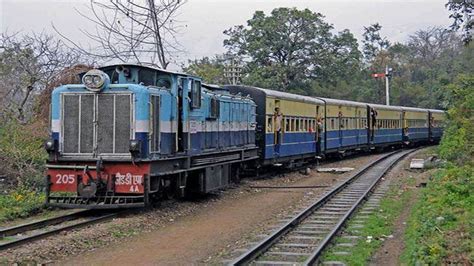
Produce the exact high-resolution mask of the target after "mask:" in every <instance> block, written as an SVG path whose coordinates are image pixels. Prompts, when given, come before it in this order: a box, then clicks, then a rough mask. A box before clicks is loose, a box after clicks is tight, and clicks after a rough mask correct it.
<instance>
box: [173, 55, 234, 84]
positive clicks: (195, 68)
mask: <svg viewBox="0 0 474 266" xmlns="http://www.w3.org/2000/svg"><path fill="white" fill-rule="evenodd" d="M182 68H183V71H184V72H185V73H189V74H192V75H196V76H198V77H200V78H202V79H203V80H204V82H206V83H209V84H226V83H228V81H227V80H226V79H225V75H224V69H225V66H224V58H223V57H222V56H216V57H215V58H209V57H204V58H202V59H196V60H189V61H188V64H187V65H186V66H183V67H182Z"/></svg>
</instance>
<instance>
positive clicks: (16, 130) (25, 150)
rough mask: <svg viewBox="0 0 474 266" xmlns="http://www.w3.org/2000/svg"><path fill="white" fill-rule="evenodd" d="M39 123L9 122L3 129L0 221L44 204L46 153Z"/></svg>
mask: <svg viewBox="0 0 474 266" xmlns="http://www.w3.org/2000/svg"><path fill="white" fill-rule="evenodd" d="M36 126H37V123H31V124H30V123H26V124H22V123H19V122H18V121H17V120H14V119H12V120H10V121H8V122H6V123H5V124H4V125H2V126H1V127H0V162H1V165H2V169H1V173H3V174H4V175H5V177H4V178H3V181H2V184H1V186H2V187H1V190H2V191H1V193H0V222H4V221H6V220H10V219H14V218H18V217H25V216H28V215H29V214H31V213H32V212H36V211H39V210H40V209H41V208H42V206H43V203H44V200H45V197H44V193H43V191H42V188H43V180H44V178H43V170H44V162H45V160H46V154H45V152H44V151H43V148H42V147H43V145H42V144H43V140H44V138H45V137H44V135H43V133H42V132H41V131H40V130H38V129H35V128H36Z"/></svg>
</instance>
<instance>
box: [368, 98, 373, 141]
mask: <svg viewBox="0 0 474 266" xmlns="http://www.w3.org/2000/svg"><path fill="white" fill-rule="evenodd" d="M371 114H372V108H371V107H370V106H369V105H367V144H370V143H371V142H373V140H374V130H373V121H372V115H371Z"/></svg>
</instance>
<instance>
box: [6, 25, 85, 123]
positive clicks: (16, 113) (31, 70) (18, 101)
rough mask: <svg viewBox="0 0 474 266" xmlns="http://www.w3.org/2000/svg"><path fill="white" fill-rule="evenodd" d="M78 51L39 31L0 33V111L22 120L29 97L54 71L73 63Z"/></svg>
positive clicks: (29, 107) (53, 76)
mask: <svg viewBox="0 0 474 266" xmlns="http://www.w3.org/2000/svg"><path fill="white" fill-rule="evenodd" d="M80 60H82V57H81V55H80V54H79V53H76V52H75V51H72V50H69V49H67V48H65V47H64V44H63V42H62V41H60V40H56V39H55V38H54V37H53V36H51V35H48V34H45V33H40V34H25V35H20V34H7V33H2V34H1V35H0V111H1V112H0V113H1V114H2V117H0V119H1V118H3V119H5V118H6V117H9V118H16V119H18V120H19V121H21V122H23V121H25V120H26V119H27V118H28V117H29V116H30V115H31V110H32V108H33V100H34V98H35V96H37V95H38V94H39V93H40V92H41V91H42V90H44V89H45V88H47V87H48V86H50V85H51V84H52V83H53V82H54V81H55V80H56V78H57V76H58V74H59V73H60V72H61V71H62V70H63V69H64V68H67V67H70V66H72V65H74V64H77V63H78V62H79V61H80Z"/></svg>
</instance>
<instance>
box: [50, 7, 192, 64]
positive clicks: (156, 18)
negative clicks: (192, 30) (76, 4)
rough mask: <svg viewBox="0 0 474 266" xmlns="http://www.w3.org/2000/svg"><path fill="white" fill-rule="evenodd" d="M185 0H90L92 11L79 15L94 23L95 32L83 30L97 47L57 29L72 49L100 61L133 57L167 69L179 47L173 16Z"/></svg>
mask: <svg viewBox="0 0 474 266" xmlns="http://www.w3.org/2000/svg"><path fill="white" fill-rule="evenodd" d="M184 3H185V1H184V0H143V1H139V0H108V1H106V2H102V1H97V0H91V1H90V12H91V14H83V13H81V12H79V11H78V12H79V14H80V15H82V16H83V17H85V18H86V19H88V20H90V21H92V22H93V23H94V24H95V25H96V32H89V31H86V30H82V32H83V33H84V34H85V35H86V36H87V37H88V38H89V39H90V40H91V41H93V42H94V43H96V44H97V47H95V48H93V49H92V50H88V49H85V48H83V47H81V46H80V45H79V44H76V43H75V42H73V41H72V40H70V39H69V38H68V37H66V36H64V35H63V34H61V33H60V32H59V31H58V30H56V32H58V33H59V34H60V35H61V36H62V37H63V38H65V39H66V40H68V41H69V44H70V45H71V46H72V47H74V48H75V49H77V50H79V51H81V52H82V53H85V54H87V55H89V56H93V57H96V58H98V59H99V60H102V61H112V60H119V61H121V62H124V63H125V62H130V61H132V60H133V61H136V62H137V63H139V64H150V65H155V66H158V67H161V68H163V69H166V68H167V67H168V64H169V63H170V58H171V56H172V54H173V53H175V52H177V51H179V50H180V48H179V44H178V42H177V40H176V38H175V35H176V33H177V31H178V30H179V28H180V27H179V25H178V23H177V21H176V20H175V16H176V13H177V11H178V10H179V8H180V7H181V6H182V5H183V4H184Z"/></svg>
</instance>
